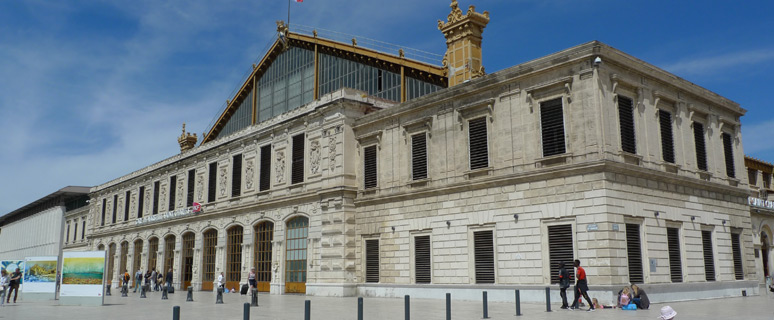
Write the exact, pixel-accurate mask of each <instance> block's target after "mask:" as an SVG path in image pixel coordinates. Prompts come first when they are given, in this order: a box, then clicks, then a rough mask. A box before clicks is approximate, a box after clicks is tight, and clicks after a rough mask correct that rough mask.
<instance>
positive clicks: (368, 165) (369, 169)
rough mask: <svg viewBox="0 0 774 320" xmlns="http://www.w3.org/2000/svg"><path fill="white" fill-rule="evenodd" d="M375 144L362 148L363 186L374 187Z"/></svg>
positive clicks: (375, 177)
mask: <svg viewBox="0 0 774 320" xmlns="http://www.w3.org/2000/svg"><path fill="white" fill-rule="evenodd" d="M376 180H377V172H376V146H375V145H374V146H368V147H365V148H363V187H364V188H366V189H370V188H376V182H377V181H376Z"/></svg>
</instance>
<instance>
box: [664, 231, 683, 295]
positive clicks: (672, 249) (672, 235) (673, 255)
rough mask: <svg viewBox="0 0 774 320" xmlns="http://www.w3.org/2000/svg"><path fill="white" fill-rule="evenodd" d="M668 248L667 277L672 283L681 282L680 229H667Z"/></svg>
mask: <svg viewBox="0 0 774 320" xmlns="http://www.w3.org/2000/svg"><path fill="white" fill-rule="evenodd" d="M667 247H668V248H669V276H670V278H671V279H672V282H683V263H682V260H681V255H680V229H678V228H667Z"/></svg>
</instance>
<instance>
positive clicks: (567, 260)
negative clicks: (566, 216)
mask: <svg viewBox="0 0 774 320" xmlns="http://www.w3.org/2000/svg"><path fill="white" fill-rule="evenodd" d="M573 251H574V250H573V243H572V225H569V224H561V225H555V226H548V261H549V264H550V269H551V283H559V263H561V262H564V267H565V268H566V269H567V270H568V271H569V273H570V281H574V277H575V276H574V272H572V268H573V261H574V260H575V258H574V256H575V255H574V252H573Z"/></svg>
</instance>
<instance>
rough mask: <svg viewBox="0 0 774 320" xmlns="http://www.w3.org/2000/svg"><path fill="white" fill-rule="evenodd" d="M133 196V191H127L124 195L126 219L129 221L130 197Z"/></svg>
mask: <svg viewBox="0 0 774 320" xmlns="http://www.w3.org/2000/svg"><path fill="white" fill-rule="evenodd" d="M131 198H132V192H131V191H127V192H126V195H125V196H124V221H129V199H131Z"/></svg>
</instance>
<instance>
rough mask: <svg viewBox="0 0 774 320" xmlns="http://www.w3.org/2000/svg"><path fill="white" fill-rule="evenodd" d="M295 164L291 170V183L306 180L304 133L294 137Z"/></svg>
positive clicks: (293, 157)
mask: <svg viewBox="0 0 774 320" xmlns="http://www.w3.org/2000/svg"><path fill="white" fill-rule="evenodd" d="M292 160H293V164H292V167H291V172H290V183H301V182H304V134H303V133H302V134H299V135H297V136H295V137H293V155H292Z"/></svg>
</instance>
